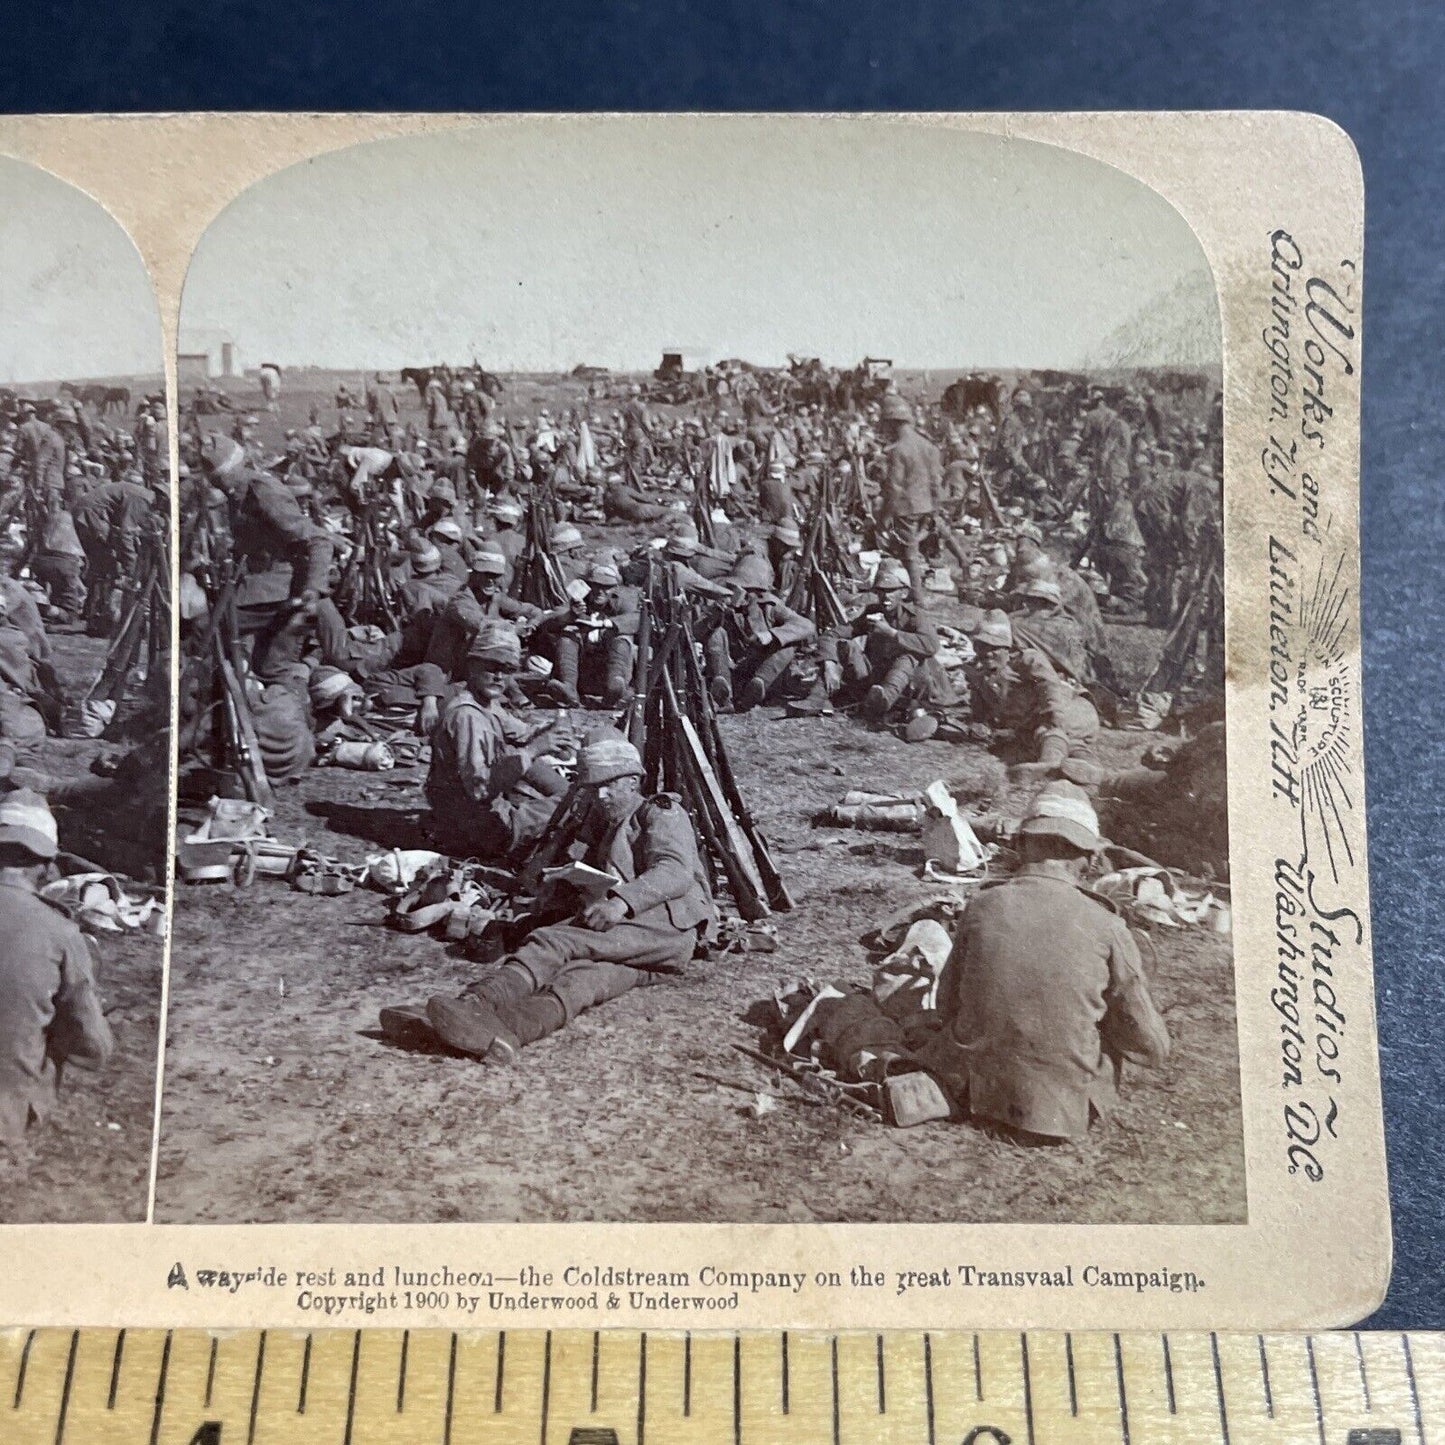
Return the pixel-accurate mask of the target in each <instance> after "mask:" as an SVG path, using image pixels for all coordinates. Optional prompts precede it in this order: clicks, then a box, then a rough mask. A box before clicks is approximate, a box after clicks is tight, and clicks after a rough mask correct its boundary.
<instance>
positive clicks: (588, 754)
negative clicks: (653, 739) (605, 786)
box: [577, 734, 642, 787]
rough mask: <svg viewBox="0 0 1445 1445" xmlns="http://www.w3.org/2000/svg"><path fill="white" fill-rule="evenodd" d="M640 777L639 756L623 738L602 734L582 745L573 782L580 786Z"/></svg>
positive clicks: (640, 757) (640, 760) (593, 785)
mask: <svg viewBox="0 0 1445 1445" xmlns="http://www.w3.org/2000/svg"><path fill="white" fill-rule="evenodd" d="M641 776H642V754H641V753H639V752H638V751H637V749H636V748H635V747H633V746H632V744H631V743H630V742H628V741H627V739H626V738H624V737H619V736H616V735H608V734H603V735H602V736H601V737H596V738H593V739H591V740H590V741H589V742H587V743H585V744H583V747H582V752H581V754H580V755H579V757H578V772H577V781H578V782H579V783H581V784H582V785H583V786H584V787H587V786H589V785H590V786H592V787H596V786H597V785H598V784H600V783H610V782H612V781H613V779H614V778H627V777H634V778H640V777H641Z"/></svg>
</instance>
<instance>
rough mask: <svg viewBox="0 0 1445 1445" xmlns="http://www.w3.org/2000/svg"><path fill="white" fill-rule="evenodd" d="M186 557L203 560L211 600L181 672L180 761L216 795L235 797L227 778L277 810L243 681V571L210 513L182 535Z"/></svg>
mask: <svg viewBox="0 0 1445 1445" xmlns="http://www.w3.org/2000/svg"><path fill="white" fill-rule="evenodd" d="M181 545H182V550H183V552H184V554H185V555H186V556H188V557H193V558H195V559H197V565H196V567H195V569H194V570H195V575H196V578H197V580H198V582H199V583H200V585H201V586H202V588H203V589H204V591H205V594H206V617H205V624H204V626H203V627H201V628H200V629H199V631H198V632H196V633H194V634H193V635H192V636H191V637H190V638H188V639H187V641H186V643H185V647H186V652H187V656H186V662H185V666H184V668H183V670H182V672H181V679H180V697H181V709H180V716H181V728H180V737H179V746H178V749H177V752H178V756H179V759H180V762H181V764H182V766H184V765H185V763H186V762H187V761H188V760H189V761H190V762H192V763H197V764H199V765H200V766H201V767H202V768H204V769H205V770H206V771H207V772H208V773H209V774H210V775H211V783H212V791H214V792H216V793H220V794H222V795H223V796H231V793H230V790H229V789H228V788H227V787H226V786H225V780H226V779H227V778H234V779H235V780H236V781H237V782H239V784H240V786H241V788H242V791H243V792H244V794H245V796H246V797H247V798H249V799H250V800H251V801H252V802H253V803H260V804H261V805H262V806H263V807H269V806H270V804H271V801H272V797H273V793H272V789H271V780H270V779H269V778H268V777H267V776H266V765H265V763H264V762H263V761H262V758H261V744H260V742H259V740H258V739H257V737H256V724H255V720H254V718H253V716H252V713H251V699H250V696H249V694H248V693H247V691H246V685H245V682H244V681H243V679H244V678H245V675H246V671H247V668H246V659H245V654H244V650H243V648H242V646H241V630H240V626H239V624H238V620H237V615H236V588H237V587H238V586H239V585H240V582H241V577H242V569H238V568H237V567H236V566H235V564H234V563H233V562H232V561H231V560H230V558H229V556H227V555H226V548H225V547H224V546H223V545H221V544H219V543H218V541H217V538H216V536H215V534H214V532H213V529H212V524H211V520H210V518H209V517H208V516H207V515H206V513H205V512H204V511H203V512H201V513H200V514H199V515H198V516H197V517H196V518H195V520H194V521H193V522H192V524H191V525H190V527H188V528H186V529H185V530H184V531H183V532H182V537H181Z"/></svg>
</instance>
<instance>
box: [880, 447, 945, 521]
mask: <svg viewBox="0 0 1445 1445" xmlns="http://www.w3.org/2000/svg"><path fill="white" fill-rule="evenodd" d="M886 455H887V462H888V470H887V471H886V472H885V473H884V477H883V506H882V508H881V510H880V515H879V521H881V522H886V521H890V520H891V519H892V518H894V517H923V516H926V515H927V514H928V513H930V512H932V511H933V510H934V509H935V508H936V507H937V506H938V495H939V492H940V490H941V489H942V487H943V457H942V455H941V454H940V452H939V450H938V448H937V447H936V446H934V445H933V443H932V442H931V441H929V440H928V438H927V437H925V436H920V435H919V433H918V432H916V431H914V430H913V428H912V427H905V428H904V430H903V434H902V435H901V436H900V437H899V438H898V440H897V441H896V442H894V443H893V445H892V446H890V447H889V448H888V451H887V454H886Z"/></svg>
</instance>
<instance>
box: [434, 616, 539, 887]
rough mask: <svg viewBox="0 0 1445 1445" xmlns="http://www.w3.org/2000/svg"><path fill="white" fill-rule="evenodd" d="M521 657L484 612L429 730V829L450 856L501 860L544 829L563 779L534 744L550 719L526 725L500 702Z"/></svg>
mask: <svg viewBox="0 0 1445 1445" xmlns="http://www.w3.org/2000/svg"><path fill="white" fill-rule="evenodd" d="M521 661H522V644H521V641H520V639H519V638H518V637H517V634H516V633H515V632H514V631H513V630H512V629H511V628H510V627H508V626H507V624H506V623H504V622H497V621H494V620H492V619H490V618H489V619H486V620H485V621H483V622H482V624H481V626H480V627H479V628H478V629H477V633H476V636H475V637H474V638H473V639H472V642H471V646H470V648H469V650H468V652H467V661H466V685H465V686H464V687H462V688H461V689H460V690H459V691H458V692H456V693H454V694H453V695H452V696H451V697H450V698H449V699H448V700H447V702H446V705H445V706H444V707H443V708H442V710H441V717H440V718H439V720H438V722H437V725H436V727H435V728H434V729H433V731H432V735H431V765H430V768H429V770H428V772H427V779H426V798H427V802H428V804H430V806H431V828H432V836H433V838H434V840H435V842H436V845H437V847H438V848H440V849H442V850H443V851H444V852H446V853H448V854H450V855H451V856H452V857H454V858H482V859H484V860H488V861H492V862H498V863H503V862H506V861H507V860H508V859H510V858H512V857H514V856H516V855H517V854H518V853H519V852H520V851H521V850H522V849H524V848H526V847H527V846H529V845H530V844H531V843H533V842H535V841H536V840H537V839H538V838H539V837H540V836H541V835H542V833H543V831H544V830H545V829H546V827H547V824H548V822H549V821H550V820H551V817H552V813H553V811H554V809H555V808H556V804H557V799H558V797H560V796H561V794H562V793H564V792H565V791H566V787H567V785H566V781H565V779H564V778H563V777H562V775H561V774H560V773H559V772H558V771H557V769H556V768H555V767H553V766H552V765H551V764H550V763H548V762H546V761H544V760H543V759H542V755H541V754H540V752H538V750H537V749H536V748H535V747H534V744H536V743H537V742H538V741H539V740H540V739H541V738H542V737H543V736H544V735H545V734H546V733H548V732H550V731H551V729H552V728H553V726H554V725H555V724H554V722H552V721H549V722H547V723H546V724H544V725H543V726H541V727H530V728H529V727H528V726H526V725H525V724H524V723H523V722H521V721H520V720H519V719H518V718H517V717H515V716H514V715H513V714H512V713H510V712H509V711H508V710H507V709H506V707H505V706H504V705H503V699H504V697H505V696H506V692H507V684H508V682H509V681H510V679H511V678H512V676H513V675H514V674H515V673H516V671H517V669H518V667H519V666H520V665H521Z"/></svg>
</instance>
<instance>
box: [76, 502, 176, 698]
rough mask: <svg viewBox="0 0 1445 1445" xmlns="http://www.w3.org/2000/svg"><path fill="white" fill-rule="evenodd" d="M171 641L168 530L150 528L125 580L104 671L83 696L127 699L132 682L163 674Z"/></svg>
mask: <svg viewBox="0 0 1445 1445" xmlns="http://www.w3.org/2000/svg"><path fill="white" fill-rule="evenodd" d="M170 645H171V567H170V556H169V553H168V551H167V548H166V537H165V534H164V533H162V532H160V531H159V530H157V531H153V532H149V533H148V534H147V535H146V538H145V541H144V543H143V546H142V551H141V556H140V559H139V566H138V567H137V569H136V575H135V577H133V578H128V579H127V580H126V590H125V595H124V600H123V601H122V603H121V608H120V616H119V618H118V619H117V621H116V624H115V626H114V627H113V628H112V629H111V634H110V644H109V646H108V647H107V648H106V653H105V661H104V663H103V664H102V665H101V669H100V674H99V676H98V677H97V678H96V679H95V681H94V682H93V683H91V685H90V689H89V691H87V693H86V694H85V701H86V702H91V701H97V702H113V703H115V704H116V705H117V706H119V704H120V703H121V702H122V701H124V699H125V696H126V693H127V691H128V689H129V688H130V686H131V684H132V682H133V681H137V680H140V679H150V678H154V677H158V676H164V675H165V673H166V668H167V663H166V658H167V655H168V654H169V652H170Z"/></svg>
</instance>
